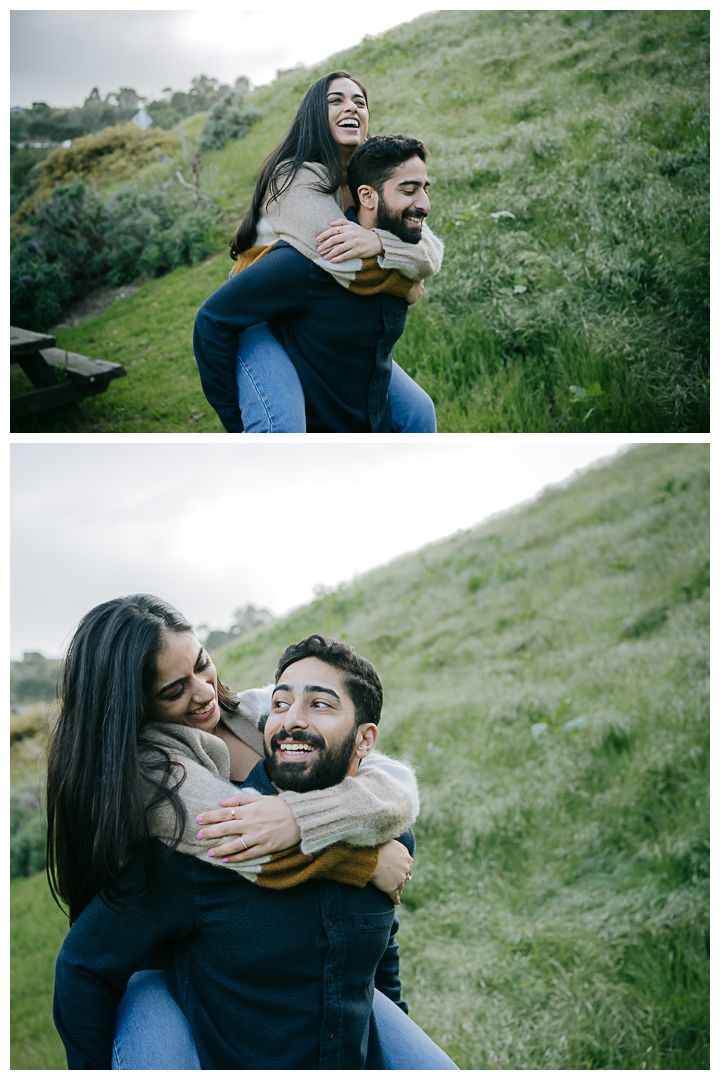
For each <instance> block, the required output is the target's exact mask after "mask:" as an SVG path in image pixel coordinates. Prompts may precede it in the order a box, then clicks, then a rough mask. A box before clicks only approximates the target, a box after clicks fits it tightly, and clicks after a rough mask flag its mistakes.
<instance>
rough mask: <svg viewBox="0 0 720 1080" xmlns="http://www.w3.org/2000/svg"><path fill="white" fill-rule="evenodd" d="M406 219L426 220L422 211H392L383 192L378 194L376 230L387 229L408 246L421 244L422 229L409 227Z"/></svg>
mask: <svg viewBox="0 0 720 1080" xmlns="http://www.w3.org/2000/svg"><path fill="white" fill-rule="evenodd" d="M406 217H419V218H422V219H423V221H424V220H425V217H424V215H423V213H422V211H420V210H391V209H390V207H389V206H388V204H387V203H386V202H385V200H384V199H383V195H382V191H379V192H378V209H377V226H376V228H378V229H387V231H388V232H391V233H394V234H395V236H397V238H398V240H404V241H405V243H406V244H419V243H420V241H421V240H422V229H421V228H420V229H415V228H413V226H412V225H407V224H406V223H405V218H406Z"/></svg>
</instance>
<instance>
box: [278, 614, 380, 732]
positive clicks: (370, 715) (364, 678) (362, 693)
mask: <svg viewBox="0 0 720 1080" xmlns="http://www.w3.org/2000/svg"><path fill="white" fill-rule="evenodd" d="M309 656H314V657H316V658H317V659H318V660H323V661H324V662H325V663H326V664H330V665H331V666H332V667H334V668H338V670H339V671H342V672H343V673H344V676H345V677H344V679H343V682H344V684H345V689H346V690H347V692H348V696H349V697H350V700H351V701H352V703H353V705H354V706H355V724H356V726H359V725H360V724H379V723H380V713H381V712H382V704H383V688H382V683H381V682H380V678H379V676H378V673H377V671H376V670H375V668H374V667H373V666H372V664H371V663H370V661H369V660H366V659H365V657H364V656H358V654H357V653H356V652H355V650H354V648H353V647H352V645H347V644H346V643H345V642H344V641H334V640H333V639H332V638H326V637H323V635H322V634H311V635H310V637H306V638H303V640H302V641H298V642H297V644H295V645H288V647H287V649H286V650H285V652H284V653H283V654H282V656H281V657H280V659H279V661H278V666H277V671H276V672H275V682H276V683H277V682H278V681H279V679H280V676H281V675H282V673H283V671H284V670H285V668H287V667H290V665H291V664H294V663H296V662H297V661H298V660H306V659H307V658H308V657H309Z"/></svg>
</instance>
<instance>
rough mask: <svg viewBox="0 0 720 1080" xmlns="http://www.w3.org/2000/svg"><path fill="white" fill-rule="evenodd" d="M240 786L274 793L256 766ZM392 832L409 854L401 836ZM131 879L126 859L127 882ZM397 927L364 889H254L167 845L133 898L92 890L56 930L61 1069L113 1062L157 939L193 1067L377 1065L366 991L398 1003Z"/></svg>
mask: <svg viewBox="0 0 720 1080" xmlns="http://www.w3.org/2000/svg"><path fill="white" fill-rule="evenodd" d="M247 783H248V784H250V785H252V786H253V787H255V788H256V789H257V790H259V791H261V792H262V793H264V794H265V793H267V794H274V788H273V787H272V785H271V784H270V781H269V780H268V777H267V773H266V772H265V766H264V763H263V762H259V763H258V765H256V766H255V768H254V769H253V770H252V772H251V773H250V776H249V777H248V779H247ZM400 839H401V840H402V842H403V843H405V845H406V846H407V847H408V848H409V849H410V851H411V852H412V850H413V849H414V839H413V836H412V832H410V831H408V833H406V834H405V835H404V836H403V837H401V838H400ZM140 876H141V867H140V866H139V865H138V861H137V860H135V861H134V862H133V863H130V864H129V865H128V867H127V868H126V871H125V872H124V879H125V881H124V883H125V884H126V885H127V884H128V883H129V882H130V881H132V880H138V879H139V878H140ZM396 929H397V920H396V917H395V908H394V905H393V904H392V902H391V900H390V899H389V897H388V896H387V895H386V894H385V893H381V892H379V891H378V890H377V889H376V888H375V887H374V886H373V885H367V886H366V887H365V888H364V889H358V888H356V887H354V886H352V885H342V884H339V883H337V882H333V881H324V880H320V879H314V880H312V881H308V882H305V883H303V884H301V885H297V886H296V887H295V888H291V889H283V890H275V889H265V888H262V887H260V886H258V885H251V884H249V883H248V882H247V881H245V880H244V879H243V878H242V877H240V876H239V875H238V874H236V873H234V872H231V871H228V870H226V869H223V868H221V867H214V866H210V865H207V864H206V863H203V862H201V861H200V860H199V859H196V858H193V857H191V856H189V855H180V854H177V853H175V854H173V855H171V856H170V857H169V858H168V859H167V860H166V861H165V862H164V863H163V864H162V866H161V868H160V871H159V873H158V875H157V878H156V879H155V880H154V881H153V883H152V885H151V886H150V888H149V890H148V891H147V892H146V893H145V894H144V895H143V897H142V898H141V899H140V900H136V901H133V902H132V908H129V907H128V906H127V904H125V905H123V908H122V910H121V911H120V912H115V911H112V910H111V909H110V908H108V907H106V906H105V905H104V904H103V903H102V902H101V901H100V899H99V898H98V897H95V899H94V900H93V901H92V902H91V903H90V904H89V905H88V907H87V908H86V909H85V910H84V911H83V913H82V915H81V916H80V918H79V919H78V920H77V922H76V923H75V924H74V925H73V926H72V928H71V929H70V932H69V933H68V935H67V937H66V938H65V941H64V943H63V946H62V949H61V950H60V955H59V956H58V960H57V965H56V973H55V1003H54V1017H55V1024H56V1027H57V1029H58V1031H59V1033H60V1037H61V1038H62V1040H63V1043H64V1044H65V1049H66V1052H67V1058H68V1067H69V1068H70V1069H109V1068H110V1064H111V1053H112V1033H113V1018H114V1012H115V1009H116V1007H117V1005H118V1003H119V1001H120V998H121V997H122V994H123V993H124V991H125V987H126V984H127V980H128V979H129V977H130V975H132V974H133V972H134V971H137V970H138V969H140V968H141V967H143V960H144V958H145V957H146V956H147V955H148V953H150V952H151V951H152V950H153V949H155V948H157V947H158V946H164V947H165V955H166V965H165V968H166V974H167V981H168V987H169V989H170V992H171V994H172V995H173V997H174V998H175V1000H176V1001H177V1003H178V1005H179V1006H180V1008H181V1009H182V1010H183V1012H184V1013H185V1015H186V1016H187V1018H188V1021H189V1023H190V1027H191V1029H192V1033H193V1037H194V1039H195V1043H196V1046H197V1051H198V1056H199V1058H200V1063H201V1065H202V1068H203V1069H313V1070H317V1069H384V1068H386V1064H385V1059H384V1057H383V1054H382V1048H381V1046H380V1040H379V1038H378V1034H377V1029H376V1027H375V1021H374V1017H373V1014H372V1002H373V987H374V986H377V987H378V989H379V990H382V991H383V992H384V993H386V994H387V995H388V997H390V998H391V999H392V1000H393V1001H395V1002H396V1003H398V1004H399V1005H400V1007H405V1006H404V1002H401V1000H400V981H399V977H398V967H399V962H398V950H397V946H396V944H395V941H394V934H395V930H396Z"/></svg>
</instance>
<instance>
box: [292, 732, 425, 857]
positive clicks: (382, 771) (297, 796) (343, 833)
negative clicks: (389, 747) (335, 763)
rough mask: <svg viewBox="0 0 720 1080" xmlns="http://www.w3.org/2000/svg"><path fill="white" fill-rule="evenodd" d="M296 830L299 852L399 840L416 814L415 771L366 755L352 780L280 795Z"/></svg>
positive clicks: (375, 754)
mask: <svg viewBox="0 0 720 1080" xmlns="http://www.w3.org/2000/svg"><path fill="white" fill-rule="evenodd" d="M280 798H281V799H284V800H285V801H286V802H287V803H288V804H289V806H290V808H291V810H292V812H293V813H294V815H295V818H296V820H297V823H298V825H299V826H300V834H301V846H302V850H303V852H304V853H305V854H307V855H310V854H312V853H313V852H316V851H320V850H321V849H322V848H325V847H328V846H329V845H330V844H336V843H338V842H340V841H342V842H344V843H346V844H350V845H352V846H354V847H374V846H376V845H378V844H384V843H385V842H386V841H387V840H392V839H394V838H395V837H396V836H400V835H401V833H403V832H405V830H406V829H408V828H409V827H410V825H412V823H413V822H414V821H415V819H416V818H417V815H418V813H419V810H420V795H419V791H418V786H417V780H416V779H415V773H414V772H413V770H412V768H411V767H410V766H409V765H406V764H404V763H403V762H401V761H396V760H395V759H394V758H390V757H386V756H385V755H384V754H381V753H380V752H379V751H377V750H373V751H371V753H370V754H368V756H367V758H365V760H364V761H363V762H362V763H361V765H360V768H359V769H358V773H357V776H347V777H346V778H345V779H344V780H343V781H342V782H341V783H339V784H337V785H336V786H335V787H331V788H324V789H323V790H321V791H306V792H298V791H285V792H283V793H282V795H281V796H280Z"/></svg>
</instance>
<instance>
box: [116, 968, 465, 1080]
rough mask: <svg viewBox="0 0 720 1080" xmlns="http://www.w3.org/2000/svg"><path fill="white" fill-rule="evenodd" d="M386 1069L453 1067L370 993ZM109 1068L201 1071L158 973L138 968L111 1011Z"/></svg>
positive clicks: (389, 1003)
mask: <svg viewBox="0 0 720 1080" xmlns="http://www.w3.org/2000/svg"><path fill="white" fill-rule="evenodd" d="M373 1010H374V1012H375V1020H376V1023H377V1026H378V1031H379V1033H380V1041H381V1043H382V1048H383V1053H384V1054H385V1060H386V1061H387V1067H388V1069H457V1065H455V1063H454V1062H452V1061H451V1060H450V1058H449V1057H448V1056H447V1054H446V1053H445V1051H444V1050H441V1049H440V1047H439V1046H436V1045H435V1043H434V1042H433V1041H432V1039H430V1038H429V1036H427V1035H426V1034H425V1032H424V1031H423V1030H422V1028H419V1027H418V1026H417V1024H414V1023H413V1021H412V1020H411V1019H410V1017H409V1016H407V1014H406V1013H404V1012H403V1011H402V1009H398V1007H397V1005H395V1004H393V1002H392V1001H390V999H389V998H386V997H385V995H384V994H381V993H380V992H379V991H378V990H376V991H375V1003H374V1006H373ZM112 1067H113V1069H200V1068H201V1066H200V1061H199V1059H198V1056H197V1050H196V1049H195V1043H194V1042H193V1037H192V1034H191V1032H190V1025H189V1024H188V1022H187V1020H186V1019H185V1014H184V1013H183V1011H182V1009H181V1008H180V1006H179V1005H178V1004H177V1003H176V1001H175V999H174V998H173V997H172V995H171V994H170V991H169V990H168V988H167V984H166V982H165V974H164V972H162V971H137V972H136V973H135V974H134V975H133V976H132V977H131V978H130V981H129V982H128V986H127V990H126V991H125V996H124V997H123V999H122V1001H121V1002H120V1004H119V1006H118V1008H117V1012H116V1013H115V1031H114V1034H113V1053H112Z"/></svg>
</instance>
